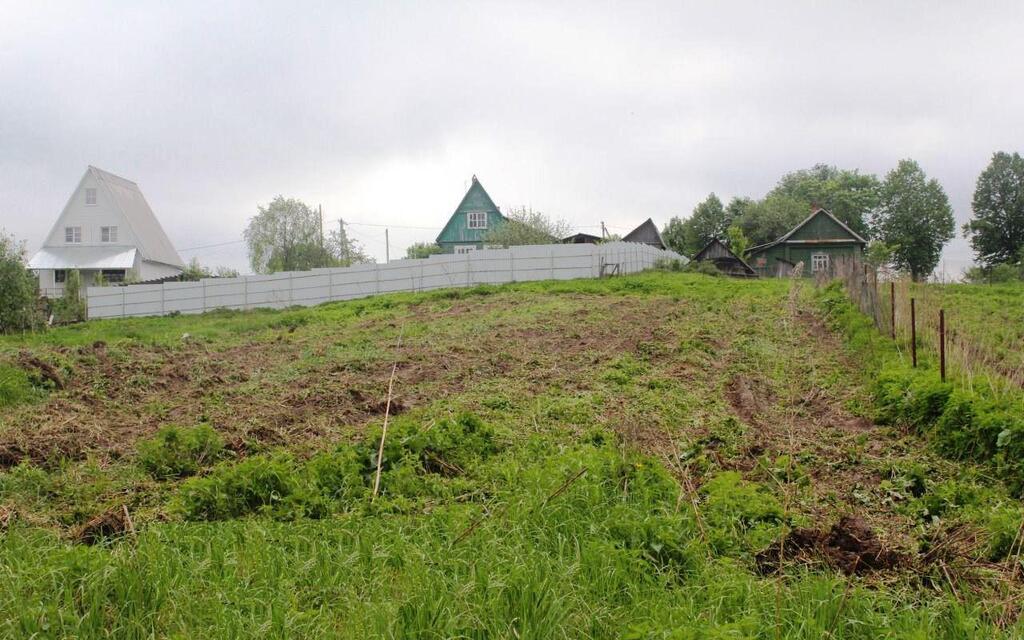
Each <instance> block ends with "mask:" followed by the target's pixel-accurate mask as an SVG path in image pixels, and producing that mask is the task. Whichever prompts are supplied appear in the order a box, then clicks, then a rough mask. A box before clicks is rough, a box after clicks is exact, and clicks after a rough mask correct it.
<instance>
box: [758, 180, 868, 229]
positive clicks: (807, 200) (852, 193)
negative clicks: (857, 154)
mask: <svg viewBox="0 0 1024 640" xmlns="http://www.w3.org/2000/svg"><path fill="white" fill-rule="evenodd" d="M880 189H881V183H880V182H879V181H878V178H877V177H876V176H874V175H873V174H864V173H860V172H859V171H857V170H856V169H854V170H849V169H839V168H837V167H834V166H831V165H827V164H816V165H814V166H813V167H811V168H810V169H801V170H799V171H793V172H791V173H787V174H786V175H784V176H782V178H781V179H780V180H779V182H778V184H776V185H775V188H773V189H772V190H771V191H769V192H768V195H767V196H766V197H769V198H770V197H772V196H783V197H786V198H789V199H791V200H793V201H796V202H799V203H801V204H802V205H803V207H802V208H801V210H802V214H803V217H806V216H807V215H808V213H809V212H810V208H811V206H812V205H817V206H820V207H824V208H825V209H828V210H829V212H831V213H832V215H834V216H835V217H836V218H838V219H839V220H841V221H842V222H843V223H844V224H846V226H848V227H850V228H851V229H853V230H854V231H855V232H857V233H858V234H860V235H861V236H863V237H865V238H867V237H868V235H869V228H868V221H869V220H870V218H871V213H872V212H873V211H874V210H875V209H877V208H878V203H879V197H880V193H879V192H880ZM797 223H799V221H797ZM797 223H794V224H797Z"/></svg>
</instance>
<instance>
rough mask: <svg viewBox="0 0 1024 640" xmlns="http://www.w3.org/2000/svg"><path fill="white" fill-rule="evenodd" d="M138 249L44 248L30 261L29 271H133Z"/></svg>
mask: <svg viewBox="0 0 1024 640" xmlns="http://www.w3.org/2000/svg"><path fill="white" fill-rule="evenodd" d="M137 253H138V250H137V249H125V248H124V247H79V246H69V247H43V248H42V249H40V250H39V251H37V252H36V254H35V255H34V256H32V259H31V260H29V263H28V267H29V269H131V268H132V267H134V266H135V255H136V254H137Z"/></svg>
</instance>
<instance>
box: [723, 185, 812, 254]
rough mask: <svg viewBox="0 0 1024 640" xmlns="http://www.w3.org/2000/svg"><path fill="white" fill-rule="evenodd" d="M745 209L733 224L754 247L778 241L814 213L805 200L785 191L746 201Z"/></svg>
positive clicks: (743, 208)
mask: <svg viewBox="0 0 1024 640" xmlns="http://www.w3.org/2000/svg"><path fill="white" fill-rule="evenodd" d="M742 210H743V214H742V215H741V216H740V217H739V218H737V219H736V220H735V221H734V224H736V225H737V226H739V228H740V229H741V230H742V231H743V234H744V235H745V236H746V237H747V238H749V239H750V243H751V245H754V246H756V245H759V244H764V243H766V242H772V241H773V240H777V239H778V238H780V237H782V236H783V235H785V234H786V233H787V232H788V231H789V230H790V229H792V228H793V227H795V226H796V225H798V224H800V222H801V221H802V220H803V219H804V218H806V217H807V216H808V215H810V213H811V209H810V206H809V205H808V204H807V203H806V202H804V201H803V200H800V199H797V198H794V197H792V196H790V195H788V194H785V193H769V194H768V195H767V196H765V197H764V198H763V199H762V200H758V201H750V202H747V203H745V204H744V205H743V207H742Z"/></svg>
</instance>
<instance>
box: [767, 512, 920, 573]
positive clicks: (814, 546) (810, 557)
mask: <svg viewBox="0 0 1024 640" xmlns="http://www.w3.org/2000/svg"><path fill="white" fill-rule="evenodd" d="M784 560H791V561H798V562H805V563H808V564H817V563H821V562H824V563H825V564H827V565H828V566H830V567H832V568H834V569H837V570H839V571H842V572H843V573H844V574H846V575H848V576H849V575H854V574H857V575H863V574H867V573H872V572H876V571H887V570H892V569H898V568H901V567H905V566H907V565H908V564H909V563H910V559H909V557H908V556H906V555H904V554H903V553H900V552H898V551H893V550H891V549H886V548H885V547H884V546H883V545H882V542H881V541H880V540H879V539H878V537H877V536H875V533H874V532H873V531H872V530H871V528H870V527H868V525H867V523H866V522H864V520H862V519H861V518H859V517H857V516H843V517H842V518H840V519H839V522H837V523H836V524H834V525H832V528H831V529H830V530H829V531H827V532H826V531H822V530H820V529H804V528H800V529H793V530H792V531H790V532H789V534H788V535H787V536H786V537H785V539H784V540H783V541H782V544H781V545H772V546H771V547H769V548H767V549H765V550H764V551H762V552H761V553H759V554H757V566H758V569H759V570H760V571H761V572H762V573H765V574H767V573H773V572H776V571H778V570H779V567H780V565H781V561H784Z"/></svg>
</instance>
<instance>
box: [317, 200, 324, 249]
mask: <svg viewBox="0 0 1024 640" xmlns="http://www.w3.org/2000/svg"><path fill="white" fill-rule="evenodd" d="M316 211H317V213H319V214H320V248H321V249H323V248H324V207H323V205H320V204H318V205H316Z"/></svg>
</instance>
